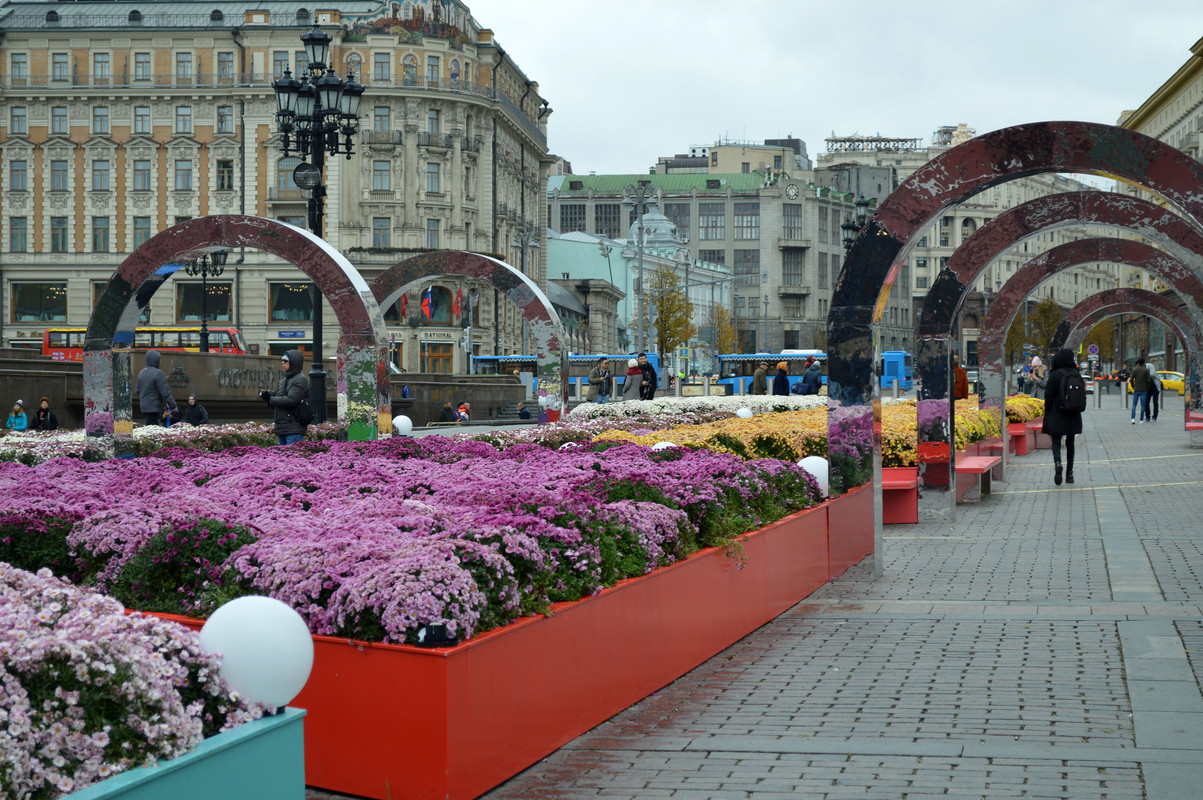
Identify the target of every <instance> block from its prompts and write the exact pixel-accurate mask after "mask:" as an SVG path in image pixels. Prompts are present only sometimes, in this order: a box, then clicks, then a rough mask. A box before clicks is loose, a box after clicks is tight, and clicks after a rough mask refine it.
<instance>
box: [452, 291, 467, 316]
mask: <svg viewBox="0 0 1203 800" xmlns="http://www.w3.org/2000/svg"><path fill="white" fill-rule="evenodd" d="M463 298H464V287H462V286H461V287H459V289H458V290H457V291H456V293H455V305H454V306H452V308H451V313H453V314H455V315H456V316H457V317H458V316H459V307H460V301H461V300H463Z"/></svg>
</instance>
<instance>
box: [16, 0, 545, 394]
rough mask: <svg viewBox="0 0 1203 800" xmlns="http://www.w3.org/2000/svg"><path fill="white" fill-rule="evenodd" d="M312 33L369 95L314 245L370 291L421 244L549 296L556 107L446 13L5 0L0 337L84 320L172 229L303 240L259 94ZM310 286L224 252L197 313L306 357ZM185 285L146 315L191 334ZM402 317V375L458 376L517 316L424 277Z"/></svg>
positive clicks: (272, 116)
mask: <svg viewBox="0 0 1203 800" xmlns="http://www.w3.org/2000/svg"><path fill="white" fill-rule="evenodd" d="M315 25H316V26H317V27H320V28H321V29H322V30H323V31H325V32H326V33H328V34H329V35H330V36H331V37H332V39H333V41H332V43H331V48H330V57H329V60H330V62H331V65H330V66H331V68H332V69H333V71H334V73H335V74H336V75H337V76H338V77H339V78H344V79H345V78H346V77H347V76H348V74H354V76H355V78H356V79H357V80H358V81H359V82H361V83H362V84H363V85H364V87H365V91H364V94H363V98H362V101H361V104H360V107H359V129H358V133H357V135H356V136H355V137H354V155H352V156H351V157H350V158H349V159H348V158H345V157H344V156H342V155H338V156H329V155H328V156H327V157H326V168H325V183H326V186H327V189H328V197H327V201H326V206H325V218H324V226H323V227H324V231H323V233H324V238H325V239H326V241H328V242H329V243H330V244H331V245H333V246H334V247H335V248H337V249H338V250H340V251H342V252H343V253H344V254H346V255H347V256H348V258H349V259H350V260H351V262H352V264H354V265H355V266H356V268H357V269H359V270H360V272H361V273H362V274H363V275H364V277H365V279H367V280H369V281H370V280H371V279H372V278H373V277H375V275H376V274H379V272H381V271H383V270H384V269H386V268H387V267H388V266H391V265H392V264H393V263H396V262H397V261H399V260H401V259H403V258H405V257H406V256H408V255H412V254H414V253H416V252H421V251H424V250H428V249H463V250H472V251H476V252H482V253H491V254H495V255H496V256H497V257H499V258H502V259H504V260H507V261H508V262H509V263H511V264H512V265H515V266H516V267H517V268H519V269H521V270H523V271H524V272H526V273H527V275H528V276H529V277H530V278H531V279H532V280H534V281H535V282H536V283H537V284H539V285H540V286H541V287H546V283H547V273H546V263H545V259H544V258H542V257H541V254H542V253H544V252H545V250H541V249H539V248H538V247H537V246H534V245H537V244H538V242H539V241H540V240H541V238H542V231H543V230H544V220H543V219H542V216H541V215H542V212H543V209H545V203H544V202H542V198H543V197H544V196H545V191H546V188H545V187H546V177H545V176H546V172H547V170H548V168H549V166H550V165H551V163H552V160H553V159H552V158H551V157H549V156H548V152H547V122H548V118H549V116H550V107H549V105H548V102H547V101H546V100H545V99H543V98H542V97H541V96H540V94H539V87H538V84H537V83H535V82H534V81H532V80H530V79H529V78H528V77H527V76H526V75H525V74H524V73H523V72H522V70H521V69H520V68H519V66H518V65H517V64H516V63H515V62H514V60H513V58H512V57H511V56H510V55H509V54H508V53H507V52H506V51H505V50H504V49H503V48H502V47H500V46H499V45H498V44H497V42H496V41H495V39H494V36H493V32H492V31H491V30H489V29H487V28H483V27H481V26H480V25H479V24H478V23H477V22H476V21H475V20H474V19H473V18H472V16H471V13H470V11H469V9H468V8H467V7H466V6H464V5H463V4H461V3H459V2H457V0H406V2H393V3H380V2H364V1H363V0H352V2H350V3H342V4H339V5H338V6H337V7H328V8H323V7H320V6H318V7H313V8H309V9H306V8H302V7H299V5H298V4H296V3H285V2H278V1H277V0H267V2H264V3H258V4H255V5H245V4H242V3H238V2H216V3H207V4H202V3H199V2H192V0H180V1H179V2H157V3H135V2H117V3H105V4H102V5H100V4H89V3H82V4H81V3H55V2H51V3H15V4H9V5H7V6H6V7H5V8H4V10H3V12H0V31H2V33H3V44H2V46H0V87H2V89H3V92H2V94H0V203H2V209H3V212H2V216H0V254H2V258H3V278H2V281H0V305H2V308H3V311H2V315H3V318H2V320H0V324H2V325H3V329H2V333H0V341H3V343H4V344H5V345H14V344H15V345H19V346H33V343H34V342H37V341H40V339H41V335H42V332H43V330H45V329H47V328H48V327H52V326H53V327H66V326H76V327H82V326H86V325H87V322H88V319H89V317H90V315H91V310H92V307H93V303H94V302H95V299H96V297H97V296H98V292H99V287H100V286H101V285H103V283H104V281H106V280H107V279H108V277H109V275H111V274H112V273H113V271H114V270H115V269H116V267H117V265H118V264H120V263H121V261H122V260H123V259H124V258H125V256H127V255H128V254H129V253H130V252H131V251H132V250H133V249H135V248H136V247H138V246H139V245H140V244H141V243H142V242H144V241H146V240H147V239H148V238H149V237H150V236H153V235H154V234H156V233H158V232H159V231H162V230H164V229H166V228H168V227H170V226H171V225H173V224H175V223H176V222H178V221H181V220H184V219H187V218H190V217H196V216H202V215H209V214H251V215H257V216H263V217H270V218H274V219H280V220H284V221H286V222H290V223H292V224H295V225H298V226H299V227H306V226H307V218H306V206H307V197H306V192H304V191H303V190H301V189H300V188H298V187H297V185H296V183H295V182H294V181H293V178H292V172H293V170H294V169H295V168H296V166H297V165H298V164H299V163H300V159H299V158H298V157H297V155H296V153H295V150H294V152H293V153H291V154H290V155H288V156H285V155H284V153H283V152H282V148H281V144H282V140H281V134H280V133H279V132H278V125H277V120H276V108H277V104H276V99H275V95H274V91H273V85H272V84H273V83H274V82H275V81H276V80H277V79H279V78H280V77H281V75H283V74H284V71H285V70H288V71H289V72H291V73H292V74H293V75H299V74H300V73H302V72H303V71H305V69H306V66H307V61H306V56H305V52H304V50H303V48H302V43H301V38H300V37H301V35H302V34H304V33H305V32H307V31H309V30H311V29H313V27H314V26H315ZM294 148H295V143H294ZM308 286H309V281H308V279H307V278H306V276H304V274H303V273H301V272H300V271H299V270H297V269H296V268H295V267H292V266H291V265H289V264H286V263H283V262H280V261H279V260H278V259H274V258H273V257H270V256H268V255H267V254H264V253H260V252H249V251H248V252H238V253H231V254H230V257H229V259H228V261H227V264H226V268H225V272H224V274H223V275H222V276H220V277H219V278H217V279H211V280H210V281H208V283H207V286H206V289H207V293H206V303H207V306H208V309H209V310H208V313H207V316H208V318H209V322H210V323H211V324H227V325H228V324H233V325H234V326H236V327H238V328H239V329H240V330H241V331H242V333H243V336H244V338H245V340H246V341H247V342H248V343H250V344H251V345H254V346H256V348H257V349H258V350H259V351H260V352H275V351H277V350H281V349H287V348H289V347H295V346H297V345H298V344H300V345H301V346H302V347H305V348H306V349H308V346H309V345H310V344H311V341H312V339H311V334H310V332H309V326H308V322H309V320H310V319H311V317H312V300H311V299H310V298H309V290H308ZM427 288H431V289H432V297H435V298H438V300H437V302H436V313H435V315H434V316H433V317H432V319H430V320H427V319H425V318H424V317H422V316H421V315H417V314H416V312H417V310H418V308H419V302H420V294H421V293H422V292H424V291H425V290H426V289H427ZM461 289H462V292H463V296H464V297H467V296H469V294H470V293H471V292H472V291H473V290H476V291H477V295H476V296H478V297H479V298H480V300H479V303H478V305H477V307H476V308H475V309H473V311H472V322H473V328H472V330H473V339H474V341H473V342H471V343H468V342H466V341H465V340H464V334H463V322H464V317H467V313H466V312H465V314H464V315H463V317H455V316H454V315H452V314H451V313H450V305H451V302H452V300H451V298H453V297H454V296H455V295H456V294H457V293H458V292H459V291H460V290H461ZM200 291H201V285H200V281H199V280H193V279H188V278H186V277H184V276H183V272H182V271H181V272H180V273H179V274H178V275H177V276H176V277H173V278H172V279H171V280H169V281H168V282H167V283H166V284H165V285H164V286H163V287H161V288H160V290H159V292H158V293H157V294H156V295H155V297H154V299H153V300H152V301H151V304H150V313H149V315H148V316H147V317H146V318H145V320H144V322H145V323H146V324H148V325H156V326H159V325H164V326H166V325H177V326H178V325H189V324H195V323H196V322H198V321H199V317H200V308H199V306H200ZM399 305H400V304H398V306H396V307H394V308H391V309H386V320H387V322H388V326H389V329H390V333H391V335H392V337H393V339H394V340H395V342H396V343H397V344H396V346H395V347H394V359H395V361H396V362H397V363H398V365H400V366H403V367H405V368H406V369H408V370H410V371H427V372H462V371H466V356H467V355H468V353H469V350H471V351H472V352H476V353H480V354H490V353H494V352H498V353H503V352H505V353H508V352H517V350H518V349H519V348H520V347H521V333H520V332H521V323H520V320H519V319H518V318H517V313H516V309H515V307H513V306H512V304H510V303H508V302H506V301H503V300H500V299H499V298H497V297H496V295H495V294H494V292H493V291H492V290H491V288H490V287H488V286H487V285H483V284H481V285H474V284H470V283H466V282H460V281H455V280H435V281H431V283H430V285H429V286H428V285H425V284H424V285H423V286H421V287H415V288H414V289H413V290H411V291H410V293H409V298H408V302H407V315H406V316H407V319H401V317H400V314H399V311H400V308H399ZM465 305H466V304H465ZM326 308H327V313H326V314H325V317H324V318H325V320H327V323H326V329H325V330H324V336H323V338H324V339H325V347H326V348H327V349H326V352H327V354H329V353H332V352H333V347H334V345H335V343H336V341H337V330H336V323H334V322H333V321H334V316H333V313H332V311H330V309H329V306H327V307H326ZM298 332H299V333H298Z"/></svg>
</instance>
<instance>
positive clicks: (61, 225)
mask: <svg viewBox="0 0 1203 800" xmlns="http://www.w3.org/2000/svg"><path fill="white" fill-rule="evenodd" d="M50 252H52V253H65V252H67V218H66V217H51V218H50Z"/></svg>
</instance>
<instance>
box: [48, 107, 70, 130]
mask: <svg viewBox="0 0 1203 800" xmlns="http://www.w3.org/2000/svg"><path fill="white" fill-rule="evenodd" d="M50 132H51V133H57V134H62V135H64V136H65V135H66V134H67V133H68V132H69V129H68V126H67V107H66V106H55V107H54V108H52V109H50Z"/></svg>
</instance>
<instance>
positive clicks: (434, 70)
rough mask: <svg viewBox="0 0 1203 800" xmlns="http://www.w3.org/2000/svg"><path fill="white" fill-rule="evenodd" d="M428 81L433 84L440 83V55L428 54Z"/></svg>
mask: <svg viewBox="0 0 1203 800" xmlns="http://www.w3.org/2000/svg"><path fill="white" fill-rule="evenodd" d="M426 82H427V83H428V84H430V85H431V86H438V84H439V57H438V56H426Z"/></svg>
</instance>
